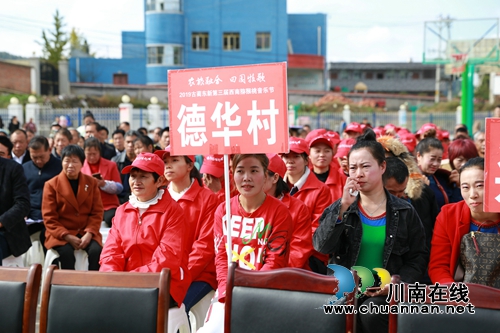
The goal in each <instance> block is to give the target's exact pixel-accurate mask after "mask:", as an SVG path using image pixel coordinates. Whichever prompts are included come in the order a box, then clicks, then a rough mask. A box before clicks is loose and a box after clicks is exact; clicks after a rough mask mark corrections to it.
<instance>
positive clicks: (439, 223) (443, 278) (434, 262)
mask: <svg viewBox="0 0 500 333" xmlns="http://www.w3.org/2000/svg"><path fill="white" fill-rule="evenodd" d="M460 190H461V193H462V197H463V198H464V200H463V201H460V202H457V203H453V204H449V205H445V206H443V208H441V212H440V213H439V215H438V217H437V219H436V225H435V227H434V234H433V236H432V246H431V258H430V261H429V276H430V278H431V280H432V282H433V283H436V282H439V283H450V282H454V281H455V278H454V277H455V272H456V269H457V265H458V261H459V260H460V259H459V257H460V242H461V241H462V237H463V236H464V235H465V234H467V233H469V232H471V231H478V230H480V231H481V232H491V233H498V228H499V227H500V213H487V212H485V211H484V210H483V207H484V200H485V197H484V159H483V158H481V157H475V158H472V159H470V160H468V161H467V163H465V164H464V165H463V166H462V168H461V169H460Z"/></svg>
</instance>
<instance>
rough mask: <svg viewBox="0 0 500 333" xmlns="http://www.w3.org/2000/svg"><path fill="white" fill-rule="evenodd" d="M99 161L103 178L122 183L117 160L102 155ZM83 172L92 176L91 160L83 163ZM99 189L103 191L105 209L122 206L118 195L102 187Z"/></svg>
mask: <svg viewBox="0 0 500 333" xmlns="http://www.w3.org/2000/svg"><path fill="white" fill-rule="evenodd" d="M98 163H99V173H100V174H101V177H102V179H104V180H112V181H114V182H117V183H120V184H121V183H122V179H121V178H120V173H119V172H118V167H117V166H116V163H115V162H113V161H109V160H107V159H105V158H102V157H101V158H100V159H99V162H98ZM81 172H82V173H83V174H85V175H89V176H92V171H90V166H89V162H87V160H85V162H84V163H83V167H82V171H81ZM99 190H100V191H101V198H102V205H103V206H104V210H109V209H113V208H117V207H118V206H120V201H119V200H118V195H116V194H109V193H107V192H104V191H103V190H101V189H99Z"/></svg>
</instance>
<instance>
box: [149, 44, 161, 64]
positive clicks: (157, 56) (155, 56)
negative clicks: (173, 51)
mask: <svg viewBox="0 0 500 333" xmlns="http://www.w3.org/2000/svg"><path fill="white" fill-rule="evenodd" d="M161 64H163V46H150V47H148V65H161Z"/></svg>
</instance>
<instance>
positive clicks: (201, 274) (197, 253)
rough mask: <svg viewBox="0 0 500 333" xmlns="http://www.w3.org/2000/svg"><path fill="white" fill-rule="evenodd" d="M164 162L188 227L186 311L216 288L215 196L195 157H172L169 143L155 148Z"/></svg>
mask: <svg viewBox="0 0 500 333" xmlns="http://www.w3.org/2000/svg"><path fill="white" fill-rule="evenodd" d="M155 154H156V155H158V156H160V157H161V158H162V159H163V161H164V163H165V174H164V175H165V178H166V179H167V181H168V182H169V185H168V192H169V193H170V195H171V197H172V198H173V199H174V200H175V201H177V203H178V204H179V205H180V206H181V208H182V210H183V211H184V216H185V220H184V221H185V223H186V225H187V228H188V229H189V241H188V244H187V250H188V253H189V263H188V269H189V271H190V273H191V279H192V281H193V282H191V285H190V286H189V289H188V291H187V294H186V297H185V298H184V305H185V307H186V312H188V313H189V310H190V309H191V307H193V306H194V305H195V304H196V303H198V302H199V301H200V300H201V299H202V298H203V297H205V296H206V295H207V294H208V293H209V292H210V291H212V290H215V289H217V278H216V276H215V251H214V229H213V226H214V213H215V209H216V208H217V206H218V200H217V196H216V195H215V194H214V193H213V192H212V191H210V190H209V189H207V188H205V187H203V182H202V180H201V175H200V173H199V171H198V169H196V167H195V166H194V161H195V157H194V156H171V155H170V146H167V148H166V149H165V150H157V151H156V152H155Z"/></svg>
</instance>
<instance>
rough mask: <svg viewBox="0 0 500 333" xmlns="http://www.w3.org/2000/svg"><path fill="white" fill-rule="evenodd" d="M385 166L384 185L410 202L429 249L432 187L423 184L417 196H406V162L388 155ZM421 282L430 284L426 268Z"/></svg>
mask: <svg viewBox="0 0 500 333" xmlns="http://www.w3.org/2000/svg"><path fill="white" fill-rule="evenodd" d="M386 162H387V168H386V170H385V173H384V177H383V179H384V187H385V188H386V190H387V191H389V193H391V194H392V195H394V196H396V197H398V198H401V199H403V200H405V201H408V202H409V203H411V205H412V206H413V208H415V211H416V212H417V214H418V216H419V217H420V221H422V225H423V226H424V231H425V244H426V245H427V248H428V250H429V254H430V250H431V239H432V233H433V230H434V224H435V222H436V217H437V215H438V206H437V203H436V197H435V196H434V192H433V191H432V189H431V188H430V187H429V186H427V185H424V187H423V188H422V192H421V194H420V196H419V197H418V198H411V199H410V198H408V197H407V196H406V193H405V189H406V188H407V183H408V178H409V176H410V175H409V171H408V168H407V166H406V164H405V163H404V162H403V161H401V160H400V159H398V158H396V157H389V158H387V159H386ZM419 282H421V283H425V284H431V280H430V279H429V275H428V274H427V270H426V273H425V276H424V277H422V279H420V280H419Z"/></svg>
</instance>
